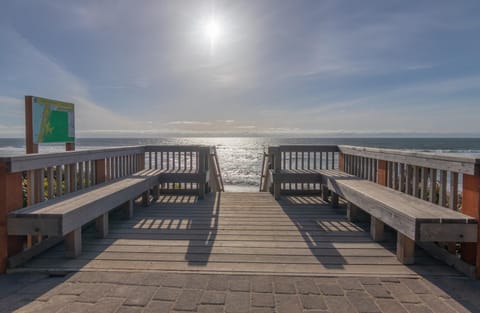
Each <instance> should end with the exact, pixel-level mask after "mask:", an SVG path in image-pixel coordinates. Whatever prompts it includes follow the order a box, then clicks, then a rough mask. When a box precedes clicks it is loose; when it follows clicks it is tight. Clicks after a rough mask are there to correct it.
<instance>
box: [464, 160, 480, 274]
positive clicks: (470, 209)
mask: <svg viewBox="0 0 480 313" xmlns="http://www.w3.org/2000/svg"><path fill="white" fill-rule="evenodd" d="M478 167H479V166H477V175H468V174H463V193H462V213H463V214H466V215H468V216H472V217H474V218H476V219H477V220H479V219H480V174H478V172H480V169H479V168H478ZM479 222H480V220H479ZM477 236H478V237H477V242H476V243H462V259H463V260H464V261H465V262H467V263H470V264H472V265H474V266H475V276H476V277H477V278H480V226H479V228H478V234H477Z"/></svg>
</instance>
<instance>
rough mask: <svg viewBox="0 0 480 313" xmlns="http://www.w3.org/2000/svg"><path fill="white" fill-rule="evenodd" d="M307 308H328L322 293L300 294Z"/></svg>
mask: <svg viewBox="0 0 480 313" xmlns="http://www.w3.org/2000/svg"><path fill="white" fill-rule="evenodd" d="M300 300H301V301H302V304H303V308H304V309H305V310H326V309H327V305H326V304H325V301H324V300H323V296H321V295H300Z"/></svg>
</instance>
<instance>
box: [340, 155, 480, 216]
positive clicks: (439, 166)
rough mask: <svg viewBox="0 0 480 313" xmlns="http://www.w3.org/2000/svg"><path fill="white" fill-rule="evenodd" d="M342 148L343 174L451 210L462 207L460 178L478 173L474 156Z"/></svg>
mask: <svg viewBox="0 0 480 313" xmlns="http://www.w3.org/2000/svg"><path fill="white" fill-rule="evenodd" d="M339 149H340V151H341V153H342V158H343V167H342V168H341V169H342V170H343V171H345V172H347V173H350V174H353V175H356V176H359V177H362V178H364V179H368V180H371V181H374V182H377V183H380V184H382V185H385V186H387V187H390V188H392V189H395V190H398V191H400V192H403V193H406V194H409V195H412V196H414V197H417V198H420V199H423V200H426V201H429V202H432V203H435V204H438V205H441V206H444V207H449V208H450V209H452V210H459V209H461V207H462V198H463V197H462V193H461V192H459V190H461V187H462V181H463V177H462V176H461V175H463V174H466V175H477V174H478V164H476V162H477V161H478V160H477V159H476V158H473V157H472V158H469V157H466V156H461V155H454V154H443V153H442V154H439V153H426V152H411V151H401V150H393V149H378V148H365V147H352V146H339ZM378 171H380V173H379V174H381V175H380V176H381V177H380V178H381V181H379V180H378V176H379V175H378V174H377V173H378Z"/></svg>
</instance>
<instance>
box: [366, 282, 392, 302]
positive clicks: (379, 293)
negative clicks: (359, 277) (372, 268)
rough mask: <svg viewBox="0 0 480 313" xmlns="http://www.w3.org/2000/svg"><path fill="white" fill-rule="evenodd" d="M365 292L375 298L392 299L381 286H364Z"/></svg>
mask: <svg viewBox="0 0 480 313" xmlns="http://www.w3.org/2000/svg"><path fill="white" fill-rule="evenodd" d="M365 290H366V291H367V292H368V293H369V294H371V295H372V296H373V297H375V298H383V299H391V298H392V295H391V294H390V292H389V291H388V290H387V289H386V288H385V287H384V286H382V285H365Z"/></svg>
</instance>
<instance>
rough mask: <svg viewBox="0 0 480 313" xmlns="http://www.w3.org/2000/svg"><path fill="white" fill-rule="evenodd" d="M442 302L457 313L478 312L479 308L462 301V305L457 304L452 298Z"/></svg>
mask: <svg viewBox="0 0 480 313" xmlns="http://www.w3.org/2000/svg"><path fill="white" fill-rule="evenodd" d="M443 302H445V303H447V304H448V305H450V306H451V307H452V308H454V309H455V310H456V311H457V312H458V313H471V312H475V311H476V312H478V308H479V306H478V305H477V306H475V305H471V303H469V301H464V300H462V303H459V302H458V301H456V300H454V299H453V298H449V299H444V300H443Z"/></svg>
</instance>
